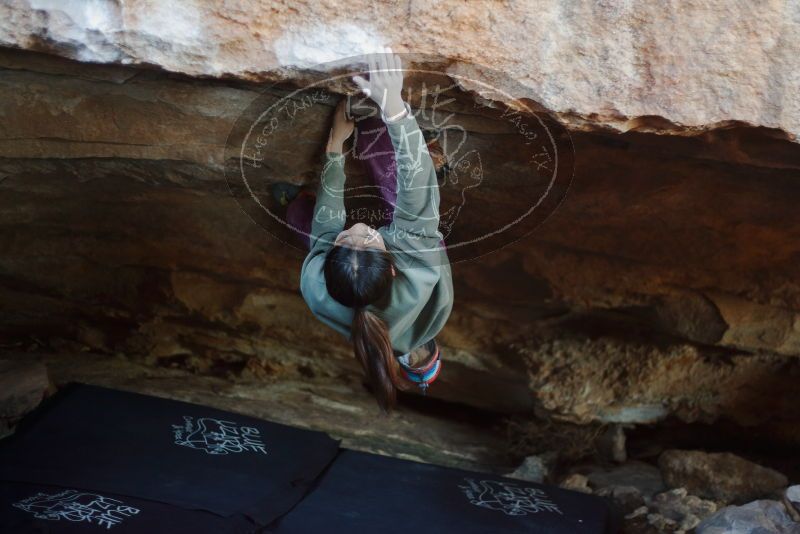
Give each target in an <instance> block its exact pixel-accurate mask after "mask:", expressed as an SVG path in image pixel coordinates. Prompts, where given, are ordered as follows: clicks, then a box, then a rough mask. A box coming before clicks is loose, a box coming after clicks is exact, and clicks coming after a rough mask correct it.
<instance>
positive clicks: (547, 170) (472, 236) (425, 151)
mask: <svg viewBox="0 0 800 534" xmlns="http://www.w3.org/2000/svg"><path fill="white" fill-rule="evenodd" d="M394 55H395V56H398V57H401V61H402V75H403V89H402V94H401V96H402V98H403V100H404V101H405V102H406V103H407V104H408V106H409V108H410V111H411V112H412V113H411V117H413V119H414V120H413V121H410V122H409V121H401V122H400V125H399V127H398V128H397V129H396V130H394V129H393V130H394V131H395V132H396V133H397V136H396V138H395V139H394V140H392V134H391V133H390V129H389V128H388V126H387V125H386V124H385V121H384V120H383V114H382V112H381V109H380V108H379V107H378V106H377V105H376V103H375V101H374V100H372V99H371V98H369V97H367V96H365V95H364V93H363V91H361V90H360V89H359V87H357V86H356V84H355V83H354V82H353V81H352V78H353V76H356V75H358V76H362V77H369V76H370V72H369V70H370V68H373V66H372V65H370V62H369V61H370V60H369V57H368V56H366V55H362V54H359V55H355V56H351V57H343V58H339V59H336V60H334V61H330V62H325V63H321V64H317V65H308V66H307V68H303V69H300V70H298V71H293V70H292V69H290V70H287V71H286V76H288V77H290V78H292V77H293V78H294V80H292V81H293V82H294V83H292V84H289V83H286V81H287V80H280V81H277V82H276V83H275V84H273V85H272V86H269V87H267V86H265V87H263V89H262V90H261V91H259V92H258V93H254V94H253V100H252V101H251V102H250V103H249V104H248V105H247V106H245V107H244V108H243V109H242V111H241V112H240V114H239V115H238V116H237V118H236V120H235V121H234V124H233V125H232V127H231V131H230V133H229V135H228V138H227V140H226V143H225V151H224V173H225V180H226V182H227V184H228V188H229V190H230V193H231V195H232V196H233V197H234V198H235V199H236V201H237V202H238V203H239V206H240V207H241V208H242V210H243V211H244V212H245V213H246V214H247V215H248V216H249V217H250V218H251V219H252V220H253V222H254V223H256V224H258V225H260V226H262V227H263V228H264V229H265V230H267V231H268V232H269V233H270V234H272V235H273V236H274V237H275V238H276V239H278V240H280V241H282V242H283V243H285V244H286V245H288V246H290V247H291V248H294V249H296V251H297V252H299V253H300V255H302V256H305V255H306V254H307V253H308V248H307V246H308V240H309V239H312V238H313V240H314V241H319V242H326V244H327V245H333V241H328V238H327V237H325V234H322V235H319V236H312V229H313V226H314V225H313V222H316V223H323V224H324V223H328V224H331V225H334V224H335V226H336V227H337V228H338V227H339V226H341V228H342V229H344V228H346V227H350V225H351V224H355V223H364V224H367V225H369V226H371V227H373V228H375V229H381V228H383V233H384V236H391V238H392V239H391V243H390V245H391V247H390V248H391V249H392V251H395V252H405V253H406V254H408V255H412V256H414V257H415V258H418V257H419V256H420V255H423V254H424V256H425V257H424V260H423V262H424V263H425V264H435V265H445V264H452V263H456V262H460V261H466V260H471V259H474V258H477V257H480V256H483V255H485V254H489V253H491V252H493V251H495V250H498V249H500V248H503V247H505V246H506V245H509V244H511V243H514V242H516V241H518V240H520V239H522V238H524V237H525V236H527V235H529V234H530V233H531V232H532V231H533V230H534V229H536V228H537V227H538V226H539V225H540V224H541V223H542V222H544V221H545V220H546V219H547V218H548V217H549V216H550V215H551V214H552V213H553V212H554V211H555V210H556V209H557V208H558V206H559V205H560V204H561V203H562V201H563V200H564V198H565V197H566V194H567V191H568V189H569V187H570V184H571V183H572V176H573V171H574V167H575V154H574V147H573V143H572V140H571V137H570V134H569V131H568V129H567V128H566V126H565V125H564V124H562V123H561V122H559V121H558V120H556V119H555V118H554V117H553V116H551V115H549V114H547V113H542V112H541V111H540V110H539V109H536V108H537V106H530V105H528V104H527V103H526V102H531V100H530V99H532V98H535V95H533V94H531V91H530V89H529V88H527V89H526V86H525V85H524V84H522V83H520V82H519V81H517V80H514V79H513V78H511V77H510V76H509V75H508V74H507V73H504V72H500V71H495V70H494V69H492V68H491V67H489V66H486V65H478V64H474V63H471V62H468V61H466V60H463V59H460V60H459V61H458V62H456V63H454V62H452V61H451V60H450V59H449V58H441V57H438V56H436V55H432V54H425V53H403V54H399V55H398V54H394ZM340 102H341V103H343V104H344V110H345V111H344V113H345V116H349V117H350V118H352V119H353V126H354V128H355V130H354V131H353V133H352V135H351V138H350V139H349V140H348V141H347V142H346V143H345V145H344V147H343V149H344V152H343V155H344V157H343V158H338V157H337V158H330V159H328V158H323V157H322V152H323V150H324V148H325V147H326V145H325V136H326V134H327V133H328V131H329V128H330V127H331V125H332V122H333V119H334V110H335V109H337V106H338V104H339V103H340ZM333 162H336V163H337V165H338V163H342V164H343V165H344V171H345V180H344V182H343V183H339V182H341V179H340V177H339V174H338V173H336V174H335V176H336V177H337V178H336V179H334V180H333V181H332V182H328V181H326V177H327V176H328V172H329V169H330V168H331V166H332V163H333ZM423 171H425V172H423ZM431 171H432V172H431ZM432 173H433V174H435V175H436V177H435V179H431V178H432V176H431V175H432ZM300 185H304V186H305V188H306V189H305V191H306V193H308V195H300V191H301V190H300V187H299V186H300ZM314 191H317V192H318V193H320V192H321V193H323V194H324V195H325V197H326V198H327V199H328V201H327V202H325V203H321V204H320V205H319V207H318V208H316V209H315V206H316V204H314V202H316V200H315V201H313V202H312V201H310V199H309V197H312V198H313V192H314ZM334 201H335V202H334ZM331 206H333V207H334V209H333V210H332V209H331ZM398 215H399V216H398ZM395 218H397V219H402V222H401V221H400V220H398V221H397V222H398V223H399V224H397V225H395V226H393V225H392V224H391V222H392V221H393V220H394V219H395ZM437 233H438V234H441V236H440V239H438V240H431V239H427V238H430V237H432V236H433V235H434V234H437ZM331 235H335V233H333V234H331ZM437 237H439V236H437ZM421 239H422V240H424V243H423V242H421V241H420V240H421ZM434 241H435V243H434ZM445 247H446V254H443V253H442V252H444V251H445ZM402 256H403V255H402V254H401V255H399V256H398V258H399V257H402Z"/></svg>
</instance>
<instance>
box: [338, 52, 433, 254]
mask: <svg viewBox="0 0 800 534" xmlns="http://www.w3.org/2000/svg"><path fill="white" fill-rule="evenodd" d="M367 61H368V64H369V67H370V79H369V80H365V79H364V78H362V77H361V76H354V77H353V81H355V82H356V84H357V85H358V86H359V87H360V88H361V90H362V91H363V92H364V93H365V94H366V95H367V96H368V97H369V98H371V99H372V100H373V101H374V102H375V103H376V104H378V106H379V107H380V108H381V115H382V118H383V120H384V122H385V123H386V126H387V128H388V131H389V136H390V138H391V140H392V144H393V145H394V149H395V158H396V160H397V201H396V204H395V211H394V217H393V223H392V225H390V228H392V227H393V229H394V230H395V231H398V234H402V235H405V236H408V238H409V239H413V238H415V237H416V238H417V239H420V238H436V241H438V240H439V239H441V238H442V235H441V232H439V231H438V228H439V182H438V181H437V180H436V170H435V168H434V165H433V160H432V159H431V155H430V153H429V152H428V147H427V145H426V143H425V139H424V137H423V135H422V131H421V130H420V129H419V125H418V124H417V120H416V118H415V117H414V115H413V113H412V112H411V108H410V107H409V105H408V103H406V102H404V101H403V99H402V96H401V94H402V91H403V70H402V65H401V61H400V58H399V57H398V56H396V55H394V54H392V53H391V49H388V48H387V49H386V50H385V51H384V52H383V53H381V54H369V55H368V56H367ZM424 241H426V243H425V246H429V244H428V243H427V242H428V241H429V240H428V239H424ZM414 248H419V247H414Z"/></svg>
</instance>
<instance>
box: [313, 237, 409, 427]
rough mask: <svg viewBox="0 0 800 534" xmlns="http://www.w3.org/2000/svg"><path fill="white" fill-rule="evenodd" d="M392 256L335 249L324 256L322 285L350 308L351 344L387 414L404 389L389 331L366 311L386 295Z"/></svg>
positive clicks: (374, 251)
mask: <svg viewBox="0 0 800 534" xmlns="http://www.w3.org/2000/svg"><path fill="white" fill-rule="evenodd" d="M393 265H394V261H393V258H392V255H391V253H389V252H388V251H385V250H379V249H354V248H350V247H346V246H340V245H336V246H334V247H331V249H330V250H329V251H328V253H327V255H326V256H325V267H324V272H325V284H326V285H327V286H328V293H329V294H330V295H331V297H333V299H334V300H336V301H337V302H339V303H340V304H343V305H344V306H348V307H350V308H353V310H354V313H353V324H352V327H351V329H350V334H351V335H350V340H351V342H352V343H353V352H354V353H355V356H356V359H357V360H358V361H359V363H361V367H362V368H363V369H364V373H365V374H366V375H367V380H368V382H369V385H370V388H371V389H372V394H373V395H374V396H375V400H376V401H377V402H378V406H380V407H381V410H383V411H384V412H386V413H388V412H391V410H392V408H394V407H395V405H396V403H397V390H398V389H407V387H408V384H407V383H406V381H405V380H403V378H402V377H401V376H400V375H401V373H400V372H399V368H398V364H397V361H396V360H395V357H394V350H393V349H392V342H391V339H390V338H389V327H388V325H387V324H386V322H385V321H383V320H382V319H381V318H380V317H378V316H377V315H375V314H374V313H372V312H370V311H369V310H367V308H366V306H367V305H368V304H373V303H375V302H377V301H378V300H380V299H381V298H383V297H384V296H385V295H387V293H388V292H389V290H390V288H391V286H392V282H393V280H394V276H393V275H392V267H393Z"/></svg>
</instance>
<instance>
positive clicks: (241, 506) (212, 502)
mask: <svg viewBox="0 0 800 534" xmlns="http://www.w3.org/2000/svg"><path fill="white" fill-rule="evenodd" d="M337 451H338V442H337V441H335V440H333V439H331V438H330V437H329V436H327V435H326V434H324V433H321V432H314V431H309V430H303V429H298V428H293V427H290V426H286V425H281V424H277V423H272V422H268V421H264V420H261V419H256V418H253V417H248V416H245V415H240V414H236V413H231V412H227V411H222V410H217V409H214V408H210V407H207V406H201V405H197V404H192V403H187V402H181V401H175V400H169V399H164V398H160V397H153V396H148V395H142V394H138V393H131V392H125V391H119V390H114V389H109V388H104V387H99V386H92V385H87V384H80V383H71V384H68V385H67V386H65V387H64V388H62V390H60V391H59V392H58V393H57V394H56V395H54V396H53V397H51V398H49V399H47V400H46V401H45V402H44V403H43V405H42V406H40V407H39V408H38V409H37V410H35V411H34V412H33V413H31V414H29V415H28V416H27V417H26V418H25V419H23V421H22V422H20V424H19V425H18V428H17V431H16V432H15V434H13V435H12V436H10V437H8V438H6V439H5V440H3V441H2V442H0V481H14V482H27V483H32V484H40V485H45V486H58V487H61V488H67V489H76V490H85V491H88V492H91V493H96V494H100V495H104V494H114V495H117V496H127V497H133V498H137V499H142V500H147V501H155V502H158V503H162V504H165V505H170V506H176V507H180V508H184V509H186V510H203V511H206V512H210V513H213V514H217V515H219V516H222V517H233V516H236V515H243V516H246V517H248V518H249V519H251V520H252V521H253V522H255V523H256V524H258V525H266V524H268V523H270V522H272V521H273V520H274V519H275V518H277V517H278V516H280V515H282V514H284V513H285V512H286V511H287V510H289V509H290V508H292V507H293V506H294V505H295V504H296V503H297V502H298V501H299V500H300V499H301V498H302V497H303V495H304V494H305V493H306V492H307V491H308V489H309V486H310V485H311V483H312V482H313V481H314V479H316V478H317V477H318V476H319V474H320V473H321V472H322V471H323V470H324V469H325V467H326V466H327V465H328V464H329V463H330V462H331V461H332V460H333V458H334V457H335V456H336V454H337ZM120 499H121V500H123V501H124V499H122V498H121V497H120Z"/></svg>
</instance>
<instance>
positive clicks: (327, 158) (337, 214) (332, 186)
mask: <svg viewBox="0 0 800 534" xmlns="http://www.w3.org/2000/svg"><path fill="white" fill-rule="evenodd" d="M344 103H345V102H344V100H342V101H340V102H339V104H338V105H337V106H336V111H335V112H334V115H333V126H332V127H331V131H330V134H329V135H328V143H327V144H326V145H325V154H324V158H323V159H324V167H323V169H322V176H321V177H320V181H319V185H318V186H317V202H316V204H315V206H314V216H313V218H312V220H311V236H310V241H311V251H312V252H316V253H319V252H326V251H327V250H328V249H329V248H330V247H332V246H333V241H334V240H335V239H336V236H337V234H339V232H341V231H342V230H343V229H344V223H345V209H344V185H345V174H344V154H343V153H342V147H343V145H344V142H345V141H346V140H347V138H348V137H350V136H351V135H352V133H353V129H354V128H355V122H354V121H352V120H347V118H346V117H345V113H344V110H345V106H344Z"/></svg>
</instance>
